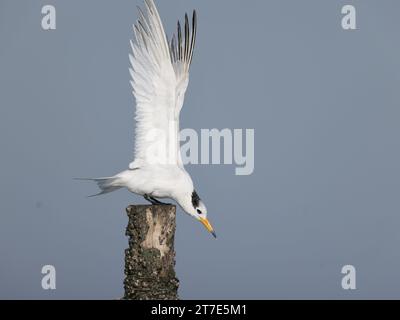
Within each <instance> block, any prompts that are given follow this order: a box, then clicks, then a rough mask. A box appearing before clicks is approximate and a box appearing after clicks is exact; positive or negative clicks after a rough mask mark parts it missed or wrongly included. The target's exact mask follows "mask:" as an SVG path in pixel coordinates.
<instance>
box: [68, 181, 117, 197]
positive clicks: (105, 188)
mask: <svg viewBox="0 0 400 320" xmlns="http://www.w3.org/2000/svg"><path fill="white" fill-rule="evenodd" d="M75 180H80V181H93V182H96V183H97V185H98V187H99V188H100V190H101V191H100V192H99V193H96V194H94V195H91V196H89V197H88V198H91V197H97V196H101V195H103V194H106V193H110V192H113V191H116V190H118V189H121V188H122V187H123V186H122V185H121V183H120V181H119V180H120V179H119V177H118V176H114V177H108V178H77V179H75Z"/></svg>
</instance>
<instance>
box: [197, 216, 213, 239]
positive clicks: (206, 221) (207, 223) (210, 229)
mask: <svg viewBox="0 0 400 320" xmlns="http://www.w3.org/2000/svg"><path fill="white" fill-rule="evenodd" d="M200 222H201V223H202V224H203V225H204V226H205V227H206V229H207V230H208V232H210V233H211V234H212V235H213V236H214V238H217V234H216V233H215V231H214V228H213V227H212V225H211V223H210V222H209V221H208V219H206V218H200Z"/></svg>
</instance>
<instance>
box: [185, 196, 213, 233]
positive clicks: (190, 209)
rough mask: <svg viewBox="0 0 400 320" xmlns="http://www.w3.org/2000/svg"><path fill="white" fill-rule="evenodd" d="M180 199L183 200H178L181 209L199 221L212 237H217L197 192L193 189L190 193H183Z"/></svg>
mask: <svg viewBox="0 0 400 320" xmlns="http://www.w3.org/2000/svg"><path fill="white" fill-rule="evenodd" d="M182 200H183V201H179V204H180V205H181V207H182V209H183V210H185V211H186V212H187V213H188V214H189V215H191V216H192V217H194V218H195V219H196V220H198V221H200V222H201V223H202V224H203V225H204V226H205V227H206V229H207V231H208V232H210V233H211V234H212V235H213V236H214V238H217V235H216V233H215V231H214V228H213V227H212V225H211V223H210V222H209V221H208V219H207V208H206V206H205V205H204V203H203V201H201V199H200V197H199V196H198V194H197V192H196V191H195V190H194V191H193V192H192V193H191V194H188V195H185V197H184V199H182Z"/></svg>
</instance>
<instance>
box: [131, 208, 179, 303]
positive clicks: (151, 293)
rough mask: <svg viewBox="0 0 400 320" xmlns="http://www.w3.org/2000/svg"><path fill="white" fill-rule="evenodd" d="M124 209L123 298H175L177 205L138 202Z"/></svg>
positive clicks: (176, 282)
mask: <svg viewBox="0 0 400 320" xmlns="http://www.w3.org/2000/svg"><path fill="white" fill-rule="evenodd" d="M126 211H127V214H128V218H129V222H128V227H127V229H126V235H127V236H128V237H129V248H128V249H126V250H125V275H126V277H125V281H124V286H125V296H124V299H129V300H177V299H178V287H179V281H178V279H177V278H176V275H175V249H174V237H175V229H176V207H175V206H173V205H137V206H129V207H128V208H127V209H126Z"/></svg>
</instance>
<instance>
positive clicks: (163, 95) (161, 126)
mask: <svg viewBox="0 0 400 320" xmlns="http://www.w3.org/2000/svg"><path fill="white" fill-rule="evenodd" d="M196 24H197V18H196V12H194V13H193V21H192V30H191V31H190V26H189V19H188V16H187V15H186V16H185V30H184V39H183V36H182V30H181V26H180V23H179V22H178V34H177V36H175V35H174V37H173V38H172V40H171V42H168V40H167V37H166V34H165V31H164V27H163V25H162V22H161V19H160V16H159V13H158V11H157V8H156V6H155V4H154V1H153V0H145V11H144V12H143V11H142V10H141V9H140V8H139V19H138V21H137V23H136V24H135V25H134V32H135V37H136V41H135V42H132V41H131V46H132V51H133V52H132V54H131V55H130V56H129V58H130V62H131V68H130V73H131V77H132V80H131V84H132V88H133V94H134V96H135V98H136V118H135V119H136V132H135V133H136V141H135V160H134V162H132V163H131V164H130V166H129V167H130V168H131V169H135V168H138V167H140V166H142V165H143V164H154V163H157V164H178V165H182V160H181V154H180V145H179V114H180V111H181V109H182V106H183V102H184V98H185V92H186V89H187V86H188V83H189V67H190V64H191V61H192V57H193V49H194V45H195V38H196Z"/></svg>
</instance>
